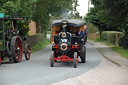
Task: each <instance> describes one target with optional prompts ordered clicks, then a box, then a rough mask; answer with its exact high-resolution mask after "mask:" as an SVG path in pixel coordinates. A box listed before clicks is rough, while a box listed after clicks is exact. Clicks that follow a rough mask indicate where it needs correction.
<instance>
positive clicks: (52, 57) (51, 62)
mask: <svg viewBox="0 0 128 85" xmlns="http://www.w3.org/2000/svg"><path fill="white" fill-rule="evenodd" d="M54 58H55V52H54V51H52V52H51V60H50V65H51V67H54V63H55V60H54Z"/></svg>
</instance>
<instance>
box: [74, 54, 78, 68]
mask: <svg viewBox="0 0 128 85" xmlns="http://www.w3.org/2000/svg"><path fill="white" fill-rule="evenodd" d="M77 64H78V62H77V52H74V68H76V67H77Z"/></svg>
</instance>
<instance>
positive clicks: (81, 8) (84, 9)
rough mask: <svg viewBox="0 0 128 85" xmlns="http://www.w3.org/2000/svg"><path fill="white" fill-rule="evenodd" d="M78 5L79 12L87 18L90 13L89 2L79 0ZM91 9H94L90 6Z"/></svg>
mask: <svg viewBox="0 0 128 85" xmlns="http://www.w3.org/2000/svg"><path fill="white" fill-rule="evenodd" d="M78 4H79V6H78V7H77V11H78V12H80V15H81V16H85V14H86V13H87V12H88V0H78ZM90 7H92V5H90Z"/></svg>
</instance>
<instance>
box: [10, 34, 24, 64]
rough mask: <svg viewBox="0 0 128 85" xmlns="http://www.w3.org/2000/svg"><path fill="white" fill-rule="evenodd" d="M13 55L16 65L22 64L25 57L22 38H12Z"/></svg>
mask: <svg viewBox="0 0 128 85" xmlns="http://www.w3.org/2000/svg"><path fill="white" fill-rule="evenodd" d="M11 54H12V59H13V61H14V62H15V63H17V62H21V60H22V56H23V48H22V42H21V38H20V37H18V36H14V37H12V40H11Z"/></svg>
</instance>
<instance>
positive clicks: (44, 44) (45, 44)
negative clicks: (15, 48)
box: [31, 39, 50, 52]
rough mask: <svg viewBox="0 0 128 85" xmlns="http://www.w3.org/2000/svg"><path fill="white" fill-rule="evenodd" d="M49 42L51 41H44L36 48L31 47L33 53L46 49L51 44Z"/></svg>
mask: <svg viewBox="0 0 128 85" xmlns="http://www.w3.org/2000/svg"><path fill="white" fill-rule="evenodd" d="M49 42H50V41H49V40H48V39H44V41H42V42H39V43H37V44H36V45H35V46H33V47H31V52H35V51H38V50H41V49H43V48H45V47H46V46H47V45H48V44H49Z"/></svg>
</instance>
